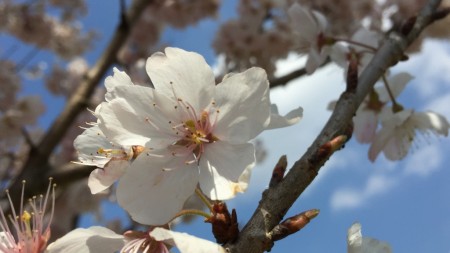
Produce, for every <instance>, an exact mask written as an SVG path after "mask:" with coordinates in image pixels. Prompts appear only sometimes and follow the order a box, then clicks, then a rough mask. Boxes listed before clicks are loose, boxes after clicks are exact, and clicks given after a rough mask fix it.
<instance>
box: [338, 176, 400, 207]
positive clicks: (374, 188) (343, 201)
mask: <svg viewBox="0 0 450 253" xmlns="http://www.w3.org/2000/svg"><path fill="white" fill-rule="evenodd" d="M395 185H396V180H395V179H394V178H392V177H388V176H386V175H371V176H370V178H369V180H368V181H367V183H366V185H365V186H364V188H363V189H362V190H361V189H357V188H352V189H351V188H346V189H340V190H337V191H335V192H334V193H333V195H332V196H331V201H330V203H331V208H332V209H333V210H335V211H340V210H343V209H351V208H358V207H361V206H363V205H365V204H366V203H367V202H368V201H369V200H370V199H372V198H374V197H377V196H379V195H382V194H384V193H386V192H388V191H389V190H391V189H392V188H393V187H394V186H395Z"/></svg>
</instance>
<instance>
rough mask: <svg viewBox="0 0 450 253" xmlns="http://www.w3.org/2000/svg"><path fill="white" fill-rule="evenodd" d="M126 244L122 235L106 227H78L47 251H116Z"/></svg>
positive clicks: (93, 252) (76, 252)
mask: <svg viewBox="0 0 450 253" xmlns="http://www.w3.org/2000/svg"><path fill="white" fill-rule="evenodd" d="M124 245H125V239H124V237H123V236H122V235H118V234H116V233H114V232H113V231H112V230H109V229H107V228H104V227H90V228H87V229H85V228H77V229H75V230H73V231H71V232H69V233H68V234H66V235H65V236H63V237H61V238H59V239H58V240H56V241H55V242H53V243H52V244H50V245H49V246H48V247H47V251H46V252H47V253H62V252H64V253H97V252H116V251H118V250H120V249H121V248H122V247H123V246H124Z"/></svg>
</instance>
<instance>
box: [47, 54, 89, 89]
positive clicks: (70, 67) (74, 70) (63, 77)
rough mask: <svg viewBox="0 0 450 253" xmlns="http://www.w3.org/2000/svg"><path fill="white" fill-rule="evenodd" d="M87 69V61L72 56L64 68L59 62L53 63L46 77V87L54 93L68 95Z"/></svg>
mask: <svg viewBox="0 0 450 253" xmlns="http://www.w3.org/2000/svg"><path fill="white" fill-rule="evenodd" d="M88 69H89V65H88V63H87V62H86V61H85V60H84V59H82V58H74V59H73V60H71V61H70V62H69V63H68V64H67V67H66V68H65V69H64V68H62V67H61V66H60V65H59V64H55V65H54V66H53V67H52V71H51V73H50V74H49V75H48V76H47V78H46V85H47V88H48V90H49V91H50V92H51V93H53V94H55V95H63V96H65V97H70V95H71V94H72V93H73V92H74V90H75V89H76V87H77V86H78V85H79V84H80V82H81V81H82V80H83V76H84V75H85V74H86V73H87V71H88Z"/></svg>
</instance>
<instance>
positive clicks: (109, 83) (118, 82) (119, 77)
mask: <svg viewBox="0 0 450 253" xmlns="http://www.w3.org/2000/svg"><path fill="white" fill-rule="evenodd" d="M113 72H114V74H113V75H112V76H108V77H107V78H106V79H105V87H106V94H105V100H106V101H110V100H111V99H113V98H114V97H115V94H114V93H111V92H112V91H113V90H114V88H116V87H117V86H122V85H134V84H133V82H132V81H131V78H130V77H129V76H128V75H127V74H126V73H125V72H124V71H120V70H118V69H117V68H113Z"/></svg>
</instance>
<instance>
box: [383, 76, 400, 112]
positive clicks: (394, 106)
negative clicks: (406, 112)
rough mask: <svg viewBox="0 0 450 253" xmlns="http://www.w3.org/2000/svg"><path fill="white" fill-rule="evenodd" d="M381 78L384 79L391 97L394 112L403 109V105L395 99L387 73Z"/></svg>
mask: <svg viewBox="0 0 450 253" xmlns="http://www.w3.org/2000/svg"><path fill="white" fill-rule="evenodd" d="M381 78H382V79H383V83H384V87H386V90H387V92H388V94H389V97H390V98H391V101H392V110H393V111H394V113H396V112H399V111H401V110H403V106H401V105H400V104H399V103H397V100H395V96H394V94H392V91H391V88H390V87H389V82H388V80H387V79H386V75H382V76H381Z"/></svg>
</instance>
